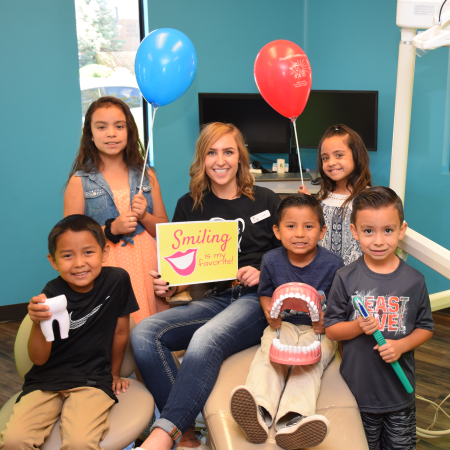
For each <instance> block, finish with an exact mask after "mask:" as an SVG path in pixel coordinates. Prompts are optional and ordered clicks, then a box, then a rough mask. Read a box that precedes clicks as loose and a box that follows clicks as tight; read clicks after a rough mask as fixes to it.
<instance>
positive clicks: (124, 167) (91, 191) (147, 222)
mask: <svg viewBox="0 0 450 450" xmlns="http://www.w3.org/2000/svg"><path fill="white" fill-rule="evenodd" d="M143 153H144V148H143V146H142V143H141V142H140V140H139V135H138V129H137V126H136V123H135V121H134V119H133V116H132V115H131V111H130V109H129V107H128V106H127V105H126V104H125V103H124V102H122V101H121V100H119V99H117V98H115V97H102V98H100V99H98V100H97V101H95V102H94V103H92V105H91V106H90V107H89V110H88V112H87V113H86V118H85V122H84V128H83V136H82V137H81V143H80V148H79V150H78V154H77V156H76V158H75V161H74V163H73V166H72V170H71V172H70V176H69V181H68V183H67V188H66V192H65V195H64V217H65V216H68V215H70V214H86V215H88V216H90V217H92V218H93V219H95V220H96V221H97V222H98V223H99V224H100V225H102V226H104V230H105V235H106V237H107V238H108V243H109V245H110V247H111V252H110V256H109V258H108V261H107V263H106V264H105V265H108V266H116V267H122V268H124V269H125V270H126V271H127V272H128V273H129V274H130V277H131V283H132V285H133V290H134V293H135V295H136V298H137V300H138V303H139V308H140V309H139V311H138V312H136V313H134V314H132V316H133V318H134V320H135V322H136V323H138V322H139V321H141V320H142V319H144V318H145V317H148V316H149V315H152V314H155V313H157V312H159V311H162V310H164V309H167V305H166V304H165V303H164V302H163V301H162V300H161V299H159V298H158V297H155V294H154V290H153V284H152V278H151V277H150V276H149V275H148V272H149V271H150V270H157V269H156V268H157V259H156V242H155V240H154V236H155V235H156V224H157V223H164V222H168V218H167V214H166V210H165V208H164V204H163V201H162V197H161V190H160V187H159V183H158V179H157V178H156V175H155V173H154V171H153V170H151V169H150V170H148V172H147V173H146V174H145V175H146V176H145V177H144V182H143V185H142V190H139V186H140V178H141V174H142V169H143V166H144V159H143V157H142V154H143Z"/></svg>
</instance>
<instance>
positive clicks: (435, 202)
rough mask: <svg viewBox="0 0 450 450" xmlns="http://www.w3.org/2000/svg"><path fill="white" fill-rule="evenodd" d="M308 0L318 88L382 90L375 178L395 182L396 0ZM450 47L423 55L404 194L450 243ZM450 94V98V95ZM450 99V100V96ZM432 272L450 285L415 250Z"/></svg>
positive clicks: (427, 229)
mask: <svg viewBox="0 0 450 450" xmlns="http://www.w3.org/2000/svg"><path fill="white" fill-rule="evenodd" d="M306 1H307V2H308V6H307V10H308V15H307V18H308V24H309V25H308V33H307V40H306V46H305V47H306V48H305V51H306V54H307V55H308V57H309V59H310V61H311V66H312V71H313V86H312V87H313V89H367V90H378V91H379V115H378V120H379V122H378V152H376V153H373V152H371V153H370V157H371V164H370V169H371V171H372V176H373V180H374V183H375V184H378V185H386V186H387V185H389V174H390V165H391V151H392V134H393V121H394V103H395V88H396V80H397V62H398V47H399V40H400V29H399V28H398V27H397V26H396V24H395V19H396V8H397V4H396V3H397V2H395V1H389V2H376V6H375V4H372V5H371V7H370V9H369V7H368V5H369V4H368V3H367V2H362V1H361V0H346V1H345V2H335V1H332V0H321V1H319V2H317V1H310V0H306ZM448 64H449V50H448V49H447V48H442V49H438V50H433V51H430V52H428V53H427V54H425V55H423V56H422V57H420V58H419V57H417V58H416V70H415V80H414V97H413V105H412V108H413V109H412V118H411V134H410V148H409V156H408V173H407V182H406V194H405V218H406V221H407V222H408V224H409V226H410V227H411V228H412V229H414V230H415V231H417V232H419V233H421V234H423V235H425V236H426V237H428V238H430V239H432V240H433V241H435V242H437V243H438V244H440V245H442V246H444V247H446V248H450V233H449V232H448V223H449V221H450V208H449V206H448V204H449V200H450V189H449V188H450V177H449V173H448V166H447V168H446V169H447V170H446V172H447V173H445V174H442V157H443V146H444V132H445V127H447V128H449V127H450V123H449V121H450V118H449V117H447V123H444V117H445V101H446V95H447V94H446V93H447V77H448V71H449V69H448ZM449 102H450V98H449ZM449 106H450V103H449ZM408 263H410V264H411V265H413V266H414V267H416V268H417V269H419V270H420V271H421V272H422V273H424V274H425V277H426V281H427V285H428V290H429V291H430V292H438V291H441V290H445V289H450V280H447V279H446V278H444V277H442V276H441V275H439V274H437V273H436V272H434V271H433V270H431V269H429V268H428V267H426V266H424V265H423V264H421V263H419V262H418V261H415V260H414V259H413V258H411V257H409V258H408Z"/></svg>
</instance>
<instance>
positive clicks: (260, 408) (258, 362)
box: [231, 194, 344, 448]
mask: <svg viewBox="0 0 450 450" xmlns="http://www.w3.org/2000/svg"><path fill="white" fill-rule="evenodd" d="M273 230H274V233H275V235H276V237H277V238H278V239H279V240H281V242H282V244H283V247H280V248H277V249H275V250H271V251H270V252H268V253H266V254H265V255H264V257H263V259H262V264H261V274H260V279H259V290H258V292H259V295H260V301H261V306H262V308H263V310H264V313H265V315H266V318H267V321H268V322H269V326H268V327H267V328H266V330H265V331H264V335H263V337H262V338H261V347H260V348H259V349H258V351H257V353H256V355H255V358H254V359H253V362H252V365H251V367H250V373H249V375H248V377H247V381H246V384H245V386H238V387H237V388H235V389H234V390H233V392H232V394H231V413H232V415H233V417H234V419H235V420H236V422H237V423H238V425H239V426H240V427H241V428H242V430H243V431H244V433H245V435H246V436H247V439H248V440H249V441H250V442H253V443H262V442H265V440H266V439H267V436H268V428H269V427H270V426H271V425H272V423H273V422H275V428H276V430H277V434H276V435H275V439H276V442H277V444H278V445H279V446H280V447H281V448H304V447H313V446H316V445H319V444H320V443H321V442H322V441H323V440H324V439H325V437H326V436H327V434H328V426H329V423H328V420H327V419H326V418H325V417H324V416H321V415H318V414H315V406H316V400H317V397H318V395H319V390H320V383H321V378H322V373H323V371H324V370H325V368H326V367H327V365H328V364H329V362H330V361H331V359H332V358H333V355H334V353H335V351H336V346H335V343H334V342H332V341H330V340H328V339H327V338H326V337H325V336H323V337H322V340H321V352H322V357H321V360H320V361H318V362H316V363H314V364H311V365H294V366H292V372H291V374H290V376H289V379H287V376H288V372H289V370H290V368H291V366H289V365H284V364H278V363H273V362H271V361H270V358H269V351H270V347H271V344H272V342H273V340H274V339H275V338H276V337H277V330H278V329H280V328H281V333H280V341H281V344H282V345H288V346H292V347H293V348H294V349H295V347H297V349H300V348H301V349H302V351H303V352H304V353H305V352H309V351H311V350H314V348H315V347H316V346H317V344H316V342H317V341H318V336H317V335H319V334H320V335H324V333H325V329H324V323H323V313H321V314H320V318H319V321H318V322H311V319H310V317H309V315H307V314H305V313H302V312H299V311H292V310H285V311H283V312H282V313H281V317H280V316H278V317H277V318H273V317H272V316H271V312H270V304H271V299H272V295H273V293H274V291H275V290H276V289H277V288H278V287H279V286H281V285H283V284H285V283H290V282H298V283H304V284H308V285H309V286H312V287H313V288H314V289H316V290H317V291H319V294H321V297H322V298H323V301H322V303H323V304H324V303H325V301H326V300H325V299H326V296H327V295H328V293H329V291H330V288H331V284H332V282H333V278H334V274H335V273H336V271H337V270H338V269H339V268H341V267H343V266H344V262H343V260H342V258H341V257H340V256H339V255H337V254H335V253H332V252H330V251H329V250H327V249H325V248H323V247H321V246H319V245H318V241H319V240H320V239H322V238H323V236H324V234H325V232H326V226H325V221H324V217H323V212H322V207H321V206H320V204H319V202H318V201H317V200H316V199H315V198H314V197H312V196H310V195H306V194H300V195H296V196H289V197H286V198H285V199H284V200H282V202H281V203H280V206H279V207H278V210H277V214H276V217H275V225H274V227H273ZM282 320H283V322H282ZM282 325H283V326H282Z"/></svg>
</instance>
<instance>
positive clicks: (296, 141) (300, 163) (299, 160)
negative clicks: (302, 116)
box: [293, 118, 303, 186]
mask: <svg viewBox="0 0 450 450" xmlns="http://www.w3.org/2000/svg"><path fill="white" fill-rule="evenodd" d="M296 121H297V118H295V120H294V121H293V122H294V132H295V143H296V144H297V155H298V165H299V167H300V177H301V179H302V186H303V169H302V160H301V159H300V149H299V148H298V138H297V127H296V125H295V122H296Z"/></svg>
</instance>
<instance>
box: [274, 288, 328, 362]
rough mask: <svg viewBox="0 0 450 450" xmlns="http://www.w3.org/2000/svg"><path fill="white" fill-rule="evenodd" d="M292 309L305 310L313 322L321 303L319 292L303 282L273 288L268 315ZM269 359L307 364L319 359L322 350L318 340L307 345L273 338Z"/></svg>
mask: <svg viewBox="0 0 450 450" xmlns="http://www.w3.org/2000/svg"><path fill="white" fill-rule="evenodd" d="M285 309H293V310H295V311H303V312H307V313H308V314H309V315H310V317H311V320H312V321H313V322H317V321H318V320H319V315H320V312H321V311H322V303H321V300H320V295H319V293H318V292H317V291H316V290H315V289H314V288H313V287H311V286H309V285H307V284H303V283H286V284H283V285H281V286H280V287H279V288H277V289H276V290H275V292H274V293H273V295H272V302H271V304H270V316H271V317H273V318H277V317H278V315H279V314H280V312H281V311H283V310H285ZM269 357H270V360H271V361H273V362H276V363H279V364H288V365H307V364H314V363H316V362H318V361H320V358H321V357H322V351H321V348H320V340H317V341H315V342H314V343H313V344H311V345H308V347H302V346H293V345H285V344H282V343H281V342H280V339H279V338H278V339H274V340H273V342H272V345H271V346H270V352H269Z"/></svg>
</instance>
